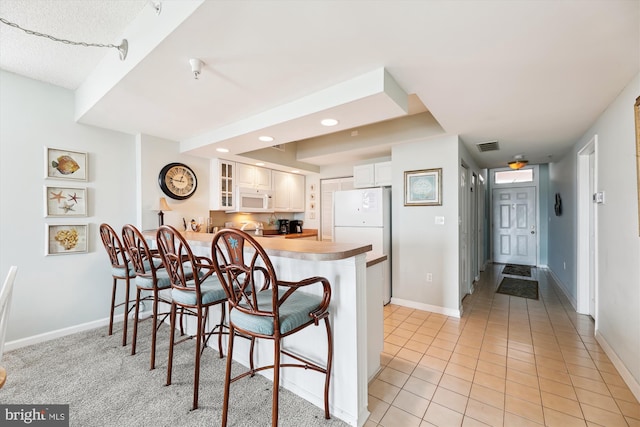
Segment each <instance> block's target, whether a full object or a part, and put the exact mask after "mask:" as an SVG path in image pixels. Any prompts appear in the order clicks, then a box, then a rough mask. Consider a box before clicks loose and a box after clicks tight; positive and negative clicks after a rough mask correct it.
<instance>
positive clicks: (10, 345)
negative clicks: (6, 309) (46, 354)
mask: <svg viewBox="0 0 640 427" xmlns="http://www.w3.org/2000/svg"><path fill="white" fill-rule="evenodd" d="M151 315H152V312H151V311H145V312H141V313H140V314H139V316H140V319H145V318H147V317H149V316H151ZM129 320H130V321H132V318H129ZM123 321H124V314H119V315H116V316H114V317H113V324H114V329H116V327H115V325H116V323H121V322H123ZM100 327H109V318H108V317H106V318H104V319H99V320H94V321H91V322H88V323H82V324H80V325H74V326H70V327H68V328H63V329H58V330H55V331H51V332H45V333H43V334H38V335H33V336H31V337H26V338H21V339H18V340H14V341H8V342H6V343H5V344H4V351H5V352H9V351H11V350H17V349H19V348H22V347H26V346H28V345H32V344H40V343H43V342H46V341H50V340H53V339H56V338H60V337H64V336H67V335H71V334H75V333H78V332H82V331H88V330H90V329H96V328H100ZM118 327H119V328H122V326H118ZM118 331H119V332H118V333H121V332H122V331H121V329H118ZM114 333H116V332H114Z"/></svg>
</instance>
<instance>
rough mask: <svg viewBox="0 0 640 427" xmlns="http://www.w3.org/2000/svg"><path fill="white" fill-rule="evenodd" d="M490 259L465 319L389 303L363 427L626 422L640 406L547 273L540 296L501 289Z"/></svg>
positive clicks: (635, 420)
mask: <svg viewBox="0 0 640 427" xmlns="http://www.w3.org/2000/svg"><path fill="white" fill-rule="evenodd" d="M503 267H504V265H502V264H490V265H489V266H488V268H487V270H486V271H485V272H483V273H482V274H481V278H480V281H479V282H478V283H476V289H475V292H474V293H473V295H468V296H467V297H466V298H465V300H464V301H463V305H464V314H463V316H462V318H460V319H458V318H455V317H449V316H444V315H440V314H435V313H430V312H425V311H420V310H413V309H410V308H406V307H401V306H396V305H392V304H389V305H387V306H386V307H385V311H384V317H385V320H384V334H385V342H384V353H383V355H382V358H381V364H382V370H381V372H380V373H379V374H378V376H377V377H376V378H374V379H373V380H372V381H371V382H370V384H369V411H370V412H371V415H370V417H369V419H368V420H367V422H366V423H365V426H366V427H374V426H385V427H410V426H419V427H427V426H432V425H435V426H442V427H451V426H461V425H462V426H486V425H489V426H505V427H510V426H540V425H547V426H562V427H571V426H632V427H640V404H639V403H638V401H637V400H636V399H635V397H634V396H633V394H632V393H631V391H630V390H629V388H628V387H627V386H626V384H625V383H624V381H623V380H622V378H621V377H620V375H619V374H618V372H617V370H616V368H615V367H614V366H613V364H612V363H611V362H610V360H609V358H608V357H607V356H606V354H605V353H604V352H603V350H602V349H601V347H600V346H599V345H598V343H597V342H596V340H595V338H594V336H593V334H594V323H593V320H592V319H591V318H590V317H588V316H584V315H580V314H577V313H576V312H575V311H574V310H573V307H572V306H571V304H570V303H569V302H568V300H567V299H566V297H565V296H564V295H563V294H562V293H561V292H560V290H559V289H557V288H556V287H555V285H553V284H552V283H551V282H552V281H553V279H552V277H551V275H550V274H549V273H548V272H547V271H546V270H540V269H536V268H533V269H532V279H534V280H538V282H539V299H538V300H533V299H525V298H519V297H512V296H508V295H504V294H498V293H496V292H495V289H496V288H497V287H498V284H499V283H500V281H501V280H502V278H503V277H504V276H503V275H502V268H503Z"/></svg>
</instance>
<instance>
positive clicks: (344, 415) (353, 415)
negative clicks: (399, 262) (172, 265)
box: [145, 231, 383, 427]
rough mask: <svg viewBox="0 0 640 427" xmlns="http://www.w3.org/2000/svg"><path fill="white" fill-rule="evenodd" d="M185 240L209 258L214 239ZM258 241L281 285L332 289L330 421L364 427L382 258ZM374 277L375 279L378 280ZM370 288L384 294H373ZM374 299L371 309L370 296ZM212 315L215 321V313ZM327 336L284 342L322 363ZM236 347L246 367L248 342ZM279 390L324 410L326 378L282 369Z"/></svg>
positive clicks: (265, 346) (303, 243)
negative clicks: (321, 283) (316, 279)
mask: <svg viewBox="0 0 640 427" xmlns="http://www.w3.org/2000/svg"><path fill="white" fill-rule="evenodd" d="M183 235H184V236H185V238H186V239H187V241H188V242H189V244H190V246H191V248H192V250H193V252H194V254H196V255H200V256H208V257H210V256H211V240H212V238H213V234H207V233H193V232H184V234H183ZM145 237H147V238H148V239H149V240H151V241H152V242H153V246H154V247H155V231H146V232H145ZM257 240H258V241H259V243H260V244H261V245H262V246H263V248H264V249H265V251H266V252H267V254H268V255H269V257H270V259H271V262H272V263H273V265H274V268H275V269H276V271H277V273H278V278H279V279H281V280H289V281H297V280H300V279H303V278H306V277H312V276H323V277H326V278H327V279H328V280H329V282H330V283H331V290H332V295H331V305H330V310H329V311H330V313H331V315H330V316H331V317H330V321H331V327H332V330H333V346H334V347H333V354H334V356H333V368H332V373H331V386H330V391H329V401H330V408H331V415H332V417H337V418H340V419H342V420H344V421H345V422H347V423H349V424H350V425H352V426H358V427H359V426H362V425H363V424H364V423H365V421H366V420H367V417H368V416H369V411H368V410H367V400H368V399H367V391H368V385H367V384H368V380H369V377H370V376H371V372H377V370H378V369H379V365H380V360H379V352H378V357H374V358H371V357H370V356H369V355H368V349H369V348H379V350H382V348H381V347H382V322H383V320H382V303H381V299H378V298H381V292H382V290H381V286H382V285H381V283H379V282H378V281H375V280H371V282H372V283H368V280H367V266H368V265H371V266H372V267H373V268H375V266H377V265H380V264H379V263H378V262H379V261H380V258H376V259H373V260H372V259H371V257H370V258H369V259H367V252H369V251H371V249H372V247H371V245H361V244H348V243H331V242H323V241H312V240H304V239H274V238H269V237H257ZM371 276H374V277H375V274H372V275H371ZM370 286H371V287H380V289H375V290H374V289H371V290H369V289H368V288H369V287H370ZM317 291H318V292H319V291H320V289H317ZM368 293H369V295H368ZM374 295H375V298H373V301H374V304H372V303H371V301H372V298H371V296H374ZM368 297H369V298H368ZM376 303H377V304H376ZM372 306H373V310H372V309H371V307H372ZM210 315H211V316H216V318H217V314H216V313H215V312H213V313H211V314H210ZM212 319H213V317H212ZM372 323H376V324H372ZM372 331H373V336H371V333H372ZM324 333H325V332H324V329H323V328H306V329H305V330H303V331H301V332H299V333H297V334H295V335H294V336H290V337H288V338H286V339H285V341H284V345H285V346H286V347H287V348H288V349H290V350H292V351H293V352H300V353H303V354H305V355H309V356H310V357H311V358H312V359H315V360H319V361H324V360H325V359H326V352H327V348H326V336H324V335H323V334H324ZM370 341H371V342H370ZM236 343H237V344H236V346H237V349H236V351H234V356H235V359H236V361H238V362H240V363H242V364H244V365H248V354H249V351H248V343H246V342H245V340H236ZM255 357H256V359H257V363H258V364H263V363H270V361H271V360H272V358H273V348H272V346H271V343H269V342H265V340H262V342H261V343H259V346H258V347H257V350H256V354H255ZM371 365H375V366H371ZM264 374H265V376H267V377H268V378H272V373H271V371H264ZM281 384H282V385H283V386H284V387H285V388H287V389H289V390H291V391H292V392H294V393H296V394H298V395H299V396H301V397H303V398H304V399H306V400H308V401H310V402H312V403H313V404H315V405H316V406H318V407H320V408H322V407H323V396H322V393H323V387H324V385H323V384H324V377H323V376H322V375H317V373H315V372H313V371H311V370H302V369H283V370H282V371H281Z"/></svg>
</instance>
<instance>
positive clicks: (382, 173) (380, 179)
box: [373, 162, 391, 187]
mask: <svg viewBox="0 0 640 427" xmlns="http://www.w3.org/2000/svg"><path fill="white" fill-rule="evenodd" d="M373 175H374V183H375V185H374V187H386V186H390V185H391V162H382V163H374V164H373Z"/></svg>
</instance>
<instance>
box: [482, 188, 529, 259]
mask: <svg viewBox="0 0 640 427" xmlns="http://www.w3.org/2000/svg"><path fill="white" fill-rule="evenodd" d="M535 196H536V190H535V187H519V188H505V189H495V190H493V222H492V224H493V260H494V262H498V263H504V264H507V263H510V264H522V265H536V263H537V253H538V245H537V236H536V233H537V230H536V200H535Z"/></svg>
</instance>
